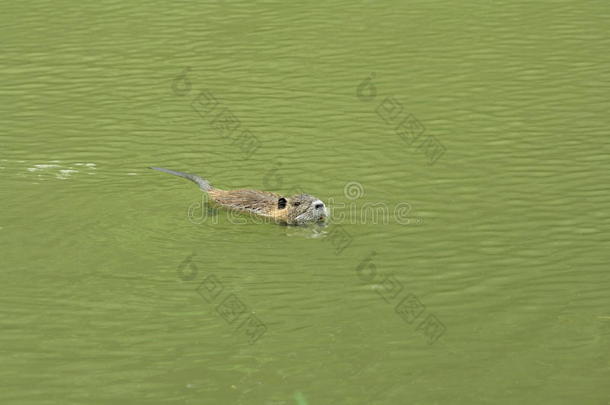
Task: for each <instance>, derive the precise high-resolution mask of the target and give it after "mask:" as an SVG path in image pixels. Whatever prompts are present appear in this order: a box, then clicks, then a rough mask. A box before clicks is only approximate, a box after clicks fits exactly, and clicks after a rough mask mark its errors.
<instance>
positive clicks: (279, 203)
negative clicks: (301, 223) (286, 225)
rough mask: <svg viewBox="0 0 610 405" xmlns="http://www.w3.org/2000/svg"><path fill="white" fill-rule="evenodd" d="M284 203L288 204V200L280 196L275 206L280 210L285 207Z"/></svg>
mask: <svg viewBox="0 0 610 405" xmlns="http://www.w3.org/2000/svg"><path fill="white" fill-rule="evenodd" d="M286 204H288V201H286V199H285V198H284V197H280V198H279V199H278V200H277V208H278V209H280V210H281V209H283V208H286Z"/></svg>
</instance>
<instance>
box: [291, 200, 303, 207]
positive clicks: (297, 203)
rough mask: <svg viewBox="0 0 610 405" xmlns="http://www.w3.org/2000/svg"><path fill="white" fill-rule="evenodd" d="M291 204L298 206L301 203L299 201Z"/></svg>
mask: <svg viewBox="0 0 610 405" xmlns="http://www.w3.org/2000/svg"><path fill="white" fill-rule="evenodd" d="M292 205H294V206H295V207H298V206H299V205H301V203H300V202H299V201H297V202H295V203H293V204H292Z"/></svg>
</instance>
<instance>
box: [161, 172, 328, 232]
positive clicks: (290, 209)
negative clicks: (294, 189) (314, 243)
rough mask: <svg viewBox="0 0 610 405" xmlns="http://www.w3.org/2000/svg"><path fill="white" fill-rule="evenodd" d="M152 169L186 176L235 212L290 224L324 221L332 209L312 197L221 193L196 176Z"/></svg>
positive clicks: (219, 203) (257, 193)
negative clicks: (247, 213) (329, 209)
mask: <svg viewBox="0 0 610 405" xmlns="http://www.w3.org/2000/svg"><path fill="white" fill-rule="evenodd" d="M151 169H154V170H158V171H160V172H164V173H169V174H173V175H174V176H180V177H184V178H185V179H189V180H190V181H192V182H194V183H197V184H198V185H199V188H200V189H201V190H203V191H205V192H206V193H208V195H209V196H210V199H211V200H212V201H213V202H215V203H216V204H218V205H220V206H222V207H225V208H228V209H231V210H235V211H241V212H250V213H253V214H256V215H260V216H263V217H267V218H272V219H273V220H275V221H276V222H279V223H284V224H289V225H302V224H306V223H310V222H322V221H324V220H326V218H327V217H328V210H327V209H326V206H325V205H324V203H323V202H322V201H321V200H319V199H317V198H316V197H314V196H311V195H309V194H296V195H293V196H291V197H283V196H281V195H279V194H276V193H270V192H268V191H258V190H221V189H218V188H214V187H212V185H210V183H209V182H208V181H207V180H204V179H202V178H201V177H199V176H195V175H194V174H188V173H182V172H177V171H174V170H169V169H162V168H160V167H151Z"/></svg>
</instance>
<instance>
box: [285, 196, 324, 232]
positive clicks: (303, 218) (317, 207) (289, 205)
mask: <svg viewBox="0 0 610 405" xmlns="http://www.w3.org/2000/svg"><path fill="white" fill-rule="evenodd" d="M277 207H278V209H279V210H286V222H287V223H288V224H290V225H300V224H305V223H308V222H322V221H324V220H326V218H327V217H328V209H327V208H326V205H325V204H324V203H323V202H322V200H320V199H318V198H316V197H314V196H312V195H309V194H297V195H293V196H292V197H287V198H286V197H280V198H279V199H278V205H277Z"/></svg>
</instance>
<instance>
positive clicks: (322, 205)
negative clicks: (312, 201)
mask: <svg viewBox="0 0 610 405" xmlns="http://www.w3.org/2000/svg"><path fill="white" fill-rule="evenodd" d="M315 207H316V209H317V210H321V209H322V208H324V204H316V205H315Z"/></svg>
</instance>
